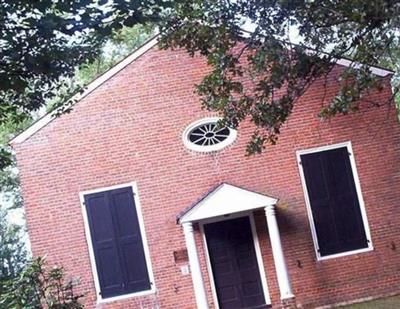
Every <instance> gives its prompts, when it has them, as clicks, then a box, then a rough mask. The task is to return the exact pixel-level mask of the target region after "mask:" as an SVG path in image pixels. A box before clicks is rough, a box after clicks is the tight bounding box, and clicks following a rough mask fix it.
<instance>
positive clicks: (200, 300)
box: [182, 222, 208, 309]
mask: <svg viewBox="0 0 400 309" xmlns="http://www.w3.org/2000/svg"><path fill="white" fill-rule="evenodd" d="M182 226H183V233H184V234H185V240H186V248H187V251H188V256H189V264H190V272H191V274H192V281H193V288H194V294H195V297H196V304H197V308H198V309H208V303H207V296H206V290H205V288H204V282H203V276H202V275H201V268H200V260H199V255H198V254H197V248H196V242H195V239H194V233H193V224H192V223H191V222H185V223H182Z"/></svg>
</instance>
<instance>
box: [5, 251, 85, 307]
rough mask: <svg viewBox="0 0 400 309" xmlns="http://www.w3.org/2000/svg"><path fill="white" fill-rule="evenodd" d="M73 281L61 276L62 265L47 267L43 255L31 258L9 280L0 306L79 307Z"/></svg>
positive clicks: (63, 275)
mask: <svg viewBox="0 0 400 309" xmlns="http://www.w3.org/2000/svg"><path fill="white" fill-rule="evenodd" d="M74 287H75V284H74V281H73V280H69V281H67V280H66V279H65V274H64V270H63V268H62V267H53V268H51V269H49V268H48V267H47V264H46V261H45V259H43V258H40V257H39V258H37V259H35V260H33V261H32V262H31V263H30V264H29V265H28V266H27V267H26V268H25V269H24V270H23V271H22V272H21V274H20V275H19V276H18V277H17V278H15V279H13V280H10V281H9V282H8V283H7V284H6V285H5V287H4V291H3V293H2V294H1V295H0V307H1V308H9V309H41V308H43V309H44V308H46V309H81V308H83V305H82V304H81V302H80V299H81V298H82V297H83V295H81V294H75V293H74Z"/></svg>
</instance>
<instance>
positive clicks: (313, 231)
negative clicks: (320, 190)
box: [296, 141, 374, 261]
mask: <svg viewBox="0 0 400 309" xmlns="http://www.w3.org/2000/svg"><path fill="white" fill-rule="evenodd" d="M343 147H346V148H347V151H348V152H349V154H350V156H349V158H350V165H351V169H352V172H353V178H354V184H355V187H356V191H357V197H358V203H359V205H360V212H361V217H362V220H363V224H364V231H365V236H366V237H367V242H368V247H366V248H362V249H356V250H351V251H345V252H341V253H335V254H330V255H325V256H321V254H320V252H319V245H318V238H317V232H316V229H315V224H314V218H313V215H312V210H311V203H310V199H309V196H308V191H307V185H306V180H305V176H304V171H303V166H302V165H301V158H300V156H301V155H304V154H310V153H316V152H322V151H326V150H332V149H337V148H343ZM296 156H297V163H298V165H299V172H300V178H301V184H302V187H303V192H304V198H305V202H306V208H307V214H308V219H309V222H310V228H311V234H312V238H313V242H314V249H315V254H316V256H317V260H318V261H322V260H327V259H333V258H338V257H343V256H347V255H352V254H357V253H363V252H368V251H372V250H374V248H373V245H372V239H371V232H370V228H369V224H368V218H367V212H366V210H365V203H364V199H363V196H362V191H361V185H360V179H359V177H358V173H357V168H356V161H355V158H354V152H353V148H352V145H351V141H347V142H343V143H338V144H333V145H327V146H321V147H316V148H310V149H305V150H298V151H296Z"/></svg>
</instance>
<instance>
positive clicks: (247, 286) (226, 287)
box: [204, 217, 269, 309]
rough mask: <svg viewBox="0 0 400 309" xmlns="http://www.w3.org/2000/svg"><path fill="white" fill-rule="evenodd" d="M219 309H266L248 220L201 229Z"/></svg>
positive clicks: (227, 221)
mask: <svg viewBox="0 0 400 309" xmlns="http://www.w3.org/2000/svg"><path fill="white" fill-rule="evenodd" d="M204 232H205V236H206V241H207V248H208V253H209V256H210V263H211V268H212V273H213V277H214V284H215V290H216V294H217V297H218V303H219V308H220V309H225V308H228V309H237V308H252V309H254V308H267V307H269V306H267V305H266V303H265V297H264V292H263V286H262V281H261V277H260V270H259V267H258V262H257V256H256V252H255V248H254V240H253V234H252V230H251V225H250V219H249V217H242V218H237V219H230V220H226V221H219V222H215V223H209V224H206V225H204Z"/></svg>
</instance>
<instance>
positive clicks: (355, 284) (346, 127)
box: [11, 38, 400, 309]
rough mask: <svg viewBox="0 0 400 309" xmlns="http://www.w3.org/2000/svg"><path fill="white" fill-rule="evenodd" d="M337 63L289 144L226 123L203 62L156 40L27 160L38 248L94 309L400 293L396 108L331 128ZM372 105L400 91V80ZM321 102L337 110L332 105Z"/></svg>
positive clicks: (25, 154)
mask: <svg viewBox="0 0 400 309" xmlns="http://www.w3.org/2000/svg"><path fill="white" fill-rule="evenodd" d="M346 64H347V63H346V61H344V60H343V61H339V63H338V65H337V67H336V68H335V69H334V70H333V71H332V73H331V74H330V76H329V78H328V80H327V84H326V88H325V87H324V84H325V82H326V81H325V80H317V81H315V82H314V83H313V85H312V86H311V87H310V88H309V89H308V90H307V92H306V93H305V94H304V95H303V96H302V97H301V98H300V99H299V101H298V102H297V103H296V106H295V108H294V111H293V113H292V115H291V116H290V118H289V121H288V122H287V123H286V124H285V126H284V128H283V129H282V132H281V134H280V139H279V141H278V143H277V144H276V145H274V146H268V147H267V148H266V150H265V151H264V153H262V154H261V155H256V156H252V157H246V156H245V147H246V144H247V142H248V141H249V140H250V137H251V134H252V132H253V129H254V128H253V126H252V124H251V123H250V122H244V123H243V124H241V126H240V127H239V128H238V129H237V130H234V129H231V128H228V127H225V128H221V127H219V126H217V121H218V119H219V118H218V115H216V114H213V113H210V112H207V111H204V110H202V109H201V106H200V100H199V97H198V96H197V95H196V94H194V85H195V84H197V83H199V82H200V81H201V79H202V77H203V76H204V75H205V74H206V73H207V72H208V70H209V68H208V67H207V65H206V63H205V61H204V59H202V58H201V57H194V58H191V57H189V56H188V55H187V54H186V53H185V52H184V51H179V50H178V51H171V50H169V51H164V50H159V49H158V47H157V38H154V39H152V40H150V41H149V42H147V43H146V44H145V45H144V46H142V47H141V48H140V49H138V50H137V51H136V52H134V53H133V54H132V55H131V56H129V57H128V58H126V59H125V60H123V61H122V62H121V63H119V64H118V65H116V66H115V67H114V68H112V69H111V70H110V71H108V72H107V73H105V74H104V75H102V76H101V77H99V78H98V79H96V80H95V81H93V82H92V83H91V84H90V85H89V86H88V88H87V89H86V91H85V92H84V93H83V94H81V95H80V97H79V98H78V99H77V103H76V104H75V105H74V107H73V110H72V112H70V113H68V114H64V115H62V116H60V117H54V115H53V114H49V115H46V116H44V117H43V118H42V119H40V120H39V121H37V122H36V123H35V124H33V125H32V126H31V127H30V128H28V129H27V130H26V131H24V132H22V133H21V134H20V135H18V136H16V137H15V138H14V139H13V140H12V141H11V144H12V146H13V147H14V149H15V151H16V156H17V162H18V167H19V170H20V175H21V183H22V191H23V197H24V202H25V208H26V219H27V225H28V232H29V236H30V241H31V244H32V250H33V254H34V255H35V256H38V255H46V256H47V259H48V261H49V263H50V265H51V264H58V265H63V266H64V267H65V269H66V271H67V274H68V275H69V276H73V277H79V282H80V284H79V285H78V287H77V288H78V289H79V291H80V292H82V293H84V294H85V297H84V303H85V305H86V308H104V309H111V308H166V309H169V308H171V309H172V308H174V309H175V308H179V309H181V308H182V309H186V308H187V309H190V308H199V309H208V308H220V309H224V308H228V309H235V308H270V307H272V308H281V307H292V308H294V307H298V308H315V307H322V306H333V305H338V304H345V303H351V302H358V301H362V300H365V299H367V298H378V297H383V296H388V295H394V294H396V293H400V207H399V201H400V127H399V123H398V119H397V115H396V110H395V107H394V106H385V107H381V108H375V107H374V108H373V107H371V106H369V105H368V104H367V102H365V104H364V102H363V103H361V106H362V108H361V110H360V112H358V113H355V114H351V115H346V116H337V117H334V118H333V119H331V120H329V121H321V120H320V119H319V118H318V117H317V114H318V112H319V111H320V108H321V105H322V104H323V103H327V102H329V100H331V99H332V97H333V96H334V95H335V94H336V93H337V90H338V87H339V85H338V83H337V81H336V78H335V77H337V76H338V73H339V72H340V70H341V69H342V67H343V66H345V65H346ZM371 70H372V72H374V74H376V75H377V76H379V77H381V78H382V79H384V80H385V81H386V83H385V85H386V86H385V88H384V89H383V90H382V91H381V92H376V93H371V94H370V97H369V98H368V99H374V100H379V101H384V100H388V99H389V98H390V97H391V96H392V91H391V87H390V83H389V80H390V77H391V75H392V72H390V71H387V70H383V69H380V68H375V67H371ZM323 100H325V101H324V102H323Z"/></svg>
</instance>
